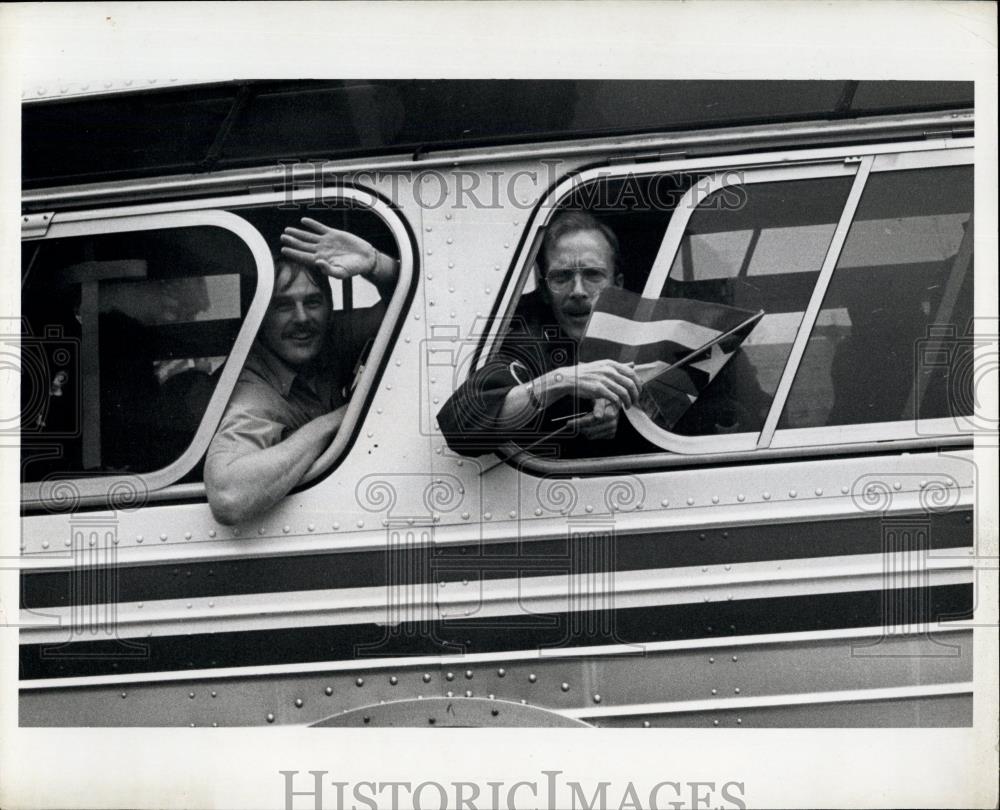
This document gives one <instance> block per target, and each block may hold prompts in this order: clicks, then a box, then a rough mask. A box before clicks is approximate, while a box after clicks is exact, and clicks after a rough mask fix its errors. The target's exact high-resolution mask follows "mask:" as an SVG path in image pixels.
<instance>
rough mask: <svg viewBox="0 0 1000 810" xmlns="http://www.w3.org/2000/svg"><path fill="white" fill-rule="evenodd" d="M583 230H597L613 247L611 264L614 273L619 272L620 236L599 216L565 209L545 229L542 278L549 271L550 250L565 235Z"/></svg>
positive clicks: (540, 255) (540, 258) (540, 263)
mask: <svg viewBox="0 0 1000 810" xmlns="http://www.w3.org/2000/svg"><path fill="white" fill-rule="evenodd" d="M581 231H597V233H599V234H600V235H601V236H602V237H604V241H605V242H607V243H608V247H609V248H610V249H611V264H612V270H613V271H614V273H616V274H617V273H618V237H617V236H615V232H614V231H613V230H611V228H609V227H608V226H607V225H605V224H604V223H603V222H601V221H600V220H599V219H597V217H595V216H593V215H592V214H588V213H587V212H586V211H575V210H570V211H564V212H562V213H560V214H557V215H556V217H555V219H553V220H552V222H551V224H550V225H549V227H548V228H547V229H546V231H545V237H544V238H543V239H542V249H541V250H540V251H538V269H539V273H540V275H541V278H543V279H544V278H545V276H546V274H547V273H548V272H549V251H550V250H552V249H553V248H554V247H555V246H556V243H557V242H558V241H559V240H560V239H562V238H563V237H564V236H568V235H569V234H572V233H579V232H581Z"/></svg>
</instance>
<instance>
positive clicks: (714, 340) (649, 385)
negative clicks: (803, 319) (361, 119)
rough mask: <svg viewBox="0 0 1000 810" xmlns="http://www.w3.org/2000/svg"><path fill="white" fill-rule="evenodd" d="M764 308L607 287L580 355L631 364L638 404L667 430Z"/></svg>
mask: <svg viewBox="0 0 1000 810" xmlns="http://www.w3.org/2000/svg"><path fill="white" fill-rule="evenodd" d="M763 315H764V312H763V310H762V311H760V312H751V311H749V310H745V309H737V308H736V307H729V306H725V305H723V304H714V303H711V302H708V301H695V300H693V299H689V298H643V297H641V296H639V295H636V294H635V293H632V292H628V291H627V290H623V289H620V288H618V287H609V288H607V289H606V290H604V291H603V292H602V293H601V295H600V297H599V298H598V299H597V303H596V305H595V306H594V310H593V312H591V315H590V321H589V322H588V323H587V330H586V332H585V333H584V336H583V342H582V343H581V345H580V361H581V362H589V361H593V360H617V361H619V362H621V363H630V362H634V363H635V370H636V374H637V376H638V377H639V380H640V382H642V383H643V387H642V394H641V396H640V400H639V407H640V408H642V410H643V411H645V412H646V414H647V415H648V416H649V417H650V418H651V419H652V420H653V421H654V422H655V423H656V424H657V425H659V426H660V427H662V428H664V429H666V430H669V429H670V428H672V427H673V426H674V424H675V423H676V422H677V421H678V420H679V419H680V418H681V417H682V416H683V415H684V412H685V411H687V409H688V408H690V407H691V405H692V404H694V402H695V401H696V400H697V399H698V395H699V394H700V393H701V392H702V391H704V390H705V388H706V387H707V386H708V384H709V383H710V382H711V381H712V380H713V379H715V376H716V375H717V374H718V373H719V372H720V371H721V370H722V368H723V367H724V366H725V365H726V363H727V362H728V361H729V359H730V358H731V357H732V356H733V355H734V354H735V353H736V351H737V349H739V347H740V345H741V344H742V343H743V341H744V340H745V339H746V337H747V336H748V335H749V334H750V332H752V331H753V328H754V327H755V326H756V325H757V322H758V321H759V320H760V319H761V317H762V316H763Z"/></svg>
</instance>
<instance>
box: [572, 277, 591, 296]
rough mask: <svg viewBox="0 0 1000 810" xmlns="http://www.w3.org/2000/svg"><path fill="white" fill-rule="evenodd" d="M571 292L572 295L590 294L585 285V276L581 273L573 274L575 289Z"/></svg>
mask: <svg viewBox="0 0 1000 810" xmlns="http://www.w3.org/2000/svg"><path fill="white" fill-rule="evenodd" d="M570 292H571V294H572V295H582V296H587V295H589V293H588V292H587V288H586V287H584V286H583V276H581V275H580V274H579V273H574V274H573V289H572V290H571V291H570Z"/></svg>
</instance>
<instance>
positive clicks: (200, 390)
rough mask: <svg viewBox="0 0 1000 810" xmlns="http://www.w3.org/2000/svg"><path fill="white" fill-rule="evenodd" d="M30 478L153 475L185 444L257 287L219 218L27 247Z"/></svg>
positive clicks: (25, 452)
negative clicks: (198, 223) (191, 224)
mask: <svg viewBox="0 0 1000 810" xmlns="http://www.w3.org/2000/svg"><path fill="white" fill-rule="evenodd" d="M22 270H23V286H22V314H23V318H22V367H23V368H24V371H25V373H24V374H23V375H22V386H21V408H22V421H21V426H22V463H21V471H22V472H21V474H22V481H24V482H33V481H41V480H46V479H51V478H77V477H81V476H86V477H89V476H94V475H101V474H127V473H149V472H152V471H155V470H159V469H161V468H163V467H166V466H167V465H168V464H170V463H171V462H173V461H175V460H176V459H177V458H178V457H179V456H181V454H182V453H183V452H184V451H185V449H186V448H187V447H188V445H189V444H190V443H191V441H192V439H193V438H194V435H195V432H196V431H197V429H198V427H199V424H200V423H201V419H202V416H203V415H204V412H205V409H206V407H207V404H208V402H209V400H210V399H211V397H212V394H213V392H214V390H215V388H216V385H217V384H218V380H219V372H220V369H221V367H222V366H223V364H224V363H225V361H226V359H227V357H228V356H229V353H230V351H231V350H232V348H233V344H234V342H235V341H236V337H237V334H238V332H239V330H240V327H241V324H242V322H243V319H244V317H245V315H246V312H247V309H248V307H249V305H250V302H251V300H252V299H253V296H254V291H255V288H256V283H257V273H256V264H255V261H254V257H253V255H252V253H251V251H250V249H249V248H248V247H247V245H246V243H245V242H244V241H243V240H242V239H241V238H240V237H238V236H237V235H236V234H234V233H232V232H230V231H228V230H225V229H223V228H218V227H208V226H204V227H182V228H163V229H155V230H143V231H130V232H125V233H106V234H94V235H87V236H74V237H67V238H58V239H50V240H45V241H43V242H41V243H32V242H28V243H25V245H24V247H23V261H22Z"/></svg>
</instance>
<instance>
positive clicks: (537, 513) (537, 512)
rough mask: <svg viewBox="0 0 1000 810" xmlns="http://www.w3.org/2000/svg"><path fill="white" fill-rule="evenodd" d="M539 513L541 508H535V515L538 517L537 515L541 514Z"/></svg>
mask: <svg viewBox="0 0 1000 810" xmlns="http://www.w3.org/2000/svg"><path fill="white" fill-rule="evenodd" d="M541 514H542V510H541V509H535V517H539V516H541Z"/></svg>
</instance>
